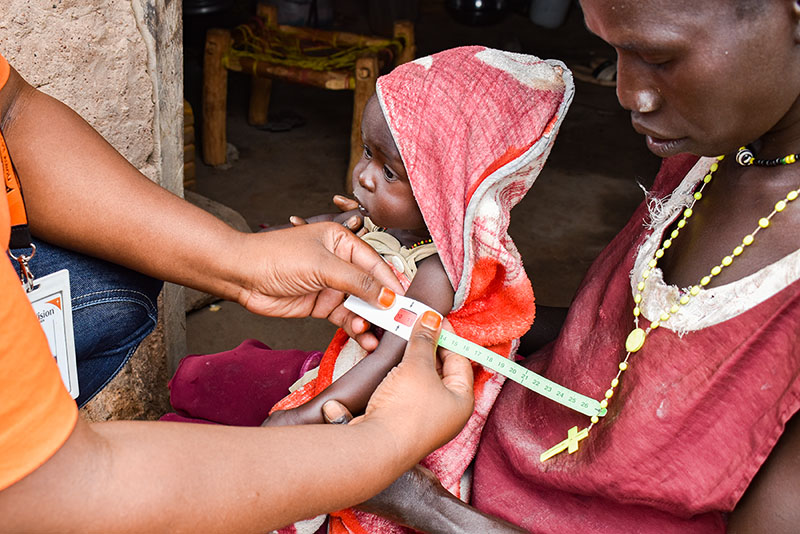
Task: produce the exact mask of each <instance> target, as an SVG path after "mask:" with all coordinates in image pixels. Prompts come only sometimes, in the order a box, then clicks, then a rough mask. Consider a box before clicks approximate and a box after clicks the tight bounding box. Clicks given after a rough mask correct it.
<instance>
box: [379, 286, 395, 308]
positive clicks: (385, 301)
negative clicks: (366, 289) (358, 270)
mask: <svg viewBox="0 0 800 534" xmlns="http://www.w3.org/2000/svg"><path fill="white" fill-rule="evenodd" d="M394 298H395V295H394V291H392V290H391V289H389V288H388V287H384V288H381V294H380V296H379V297H378V304H380V305H381V306H383V307H384V308H391V307H392V304H394Z"/></svg>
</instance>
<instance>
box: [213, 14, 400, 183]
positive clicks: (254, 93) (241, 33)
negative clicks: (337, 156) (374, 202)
mask: <svg viewBox="0 0 800 534" xmlns="http://www.w3.org/2000/svg"><path fill="white" fill-rule="evenodd" d="M257 14H258V24H257V25H244V26H240V27H238V28H237V29H236V31H235V34H232V32H231V31H230V30H225V29H211V30H209V31H208V33H207V35H206V47H205V59H204V63H203V161H205V163H206V164H208V165H221V164H223V163H225V159H226V148H227V139H226V132H225V128H226V104H227V86H228V71H229V70H231V71H235V72H245V73H248V74H251V75H252V81H251V92H250V108H249V113H248V121H249V122H250V124H252V125H256V126H257V125H263V124H266V122H267V109H268V108H269V96H270V89H271V86H272V80H273V79H278V80H284V81H289V82H294V83H302V84H306V85H312V86H316V87H321V88H323V89H332V90H352V91H354V96H353V121H352V129H351V132H350V164H349V166H348V169H347V177H346V184H347V191H348V192H349V191H352V183H351V180H352V173H353V167H355V164H356V162H358V160H359V158H360V157H361V116H362V114H363V112H364V105H365V104H366V103H367V100H369V97H370V96H372V95H373V93H374V92H375V80H377V78H378V74H379V71H380V69H381V67H382V66H384V65H382V64H381V63H382V62H383V63H387V62H388V60H387V59H386V58H389V60H391V63H392V64H393V65H392V66H396V65H399V64H401V63H405V62H406V61H410V60H412V59H414V48H415V47H414V26H413V24H411V23H410V22H407V21H398V22H396V23H395V25H394V39H393V40H388V39H386V38H382V37H372V36H365V35H358V34H354V33H346V32H333V31H325V30H318V29H312V28H302V27H296V26H286V25H278V23H277V20H278V16H277V9H276V8H275V7H273V6H266V5H263V4H259V6H258V12H257ZM256 32H259V33H261V34H263V35H264V37H263V38H259V37H258V36H257V35H256ZM234 35H235V37H234ZM248 39H251V40H256V39H258V44H259V45H261V49H260V50H257V51H255V52H254V51H253V47H248V46H247V40H248ZM276 40H282V42H283V43H286V42H290V43H294V47H295V49H296V50H294V51H295V52H297V54H295V55H294V56H290V55H289V54H287V53H286V49H281V50H278V52H279V53H275V52H276V50H277V48H275V49H273V48H270V47H271V46H273V45H274V43H275V42H276ZM303 44H306V45H309V44H310V45H311V46H306V47H305V48H303V46H302V45H303ZM264 45H266V46H264ZM275 46H276V47H277V45H275ZM311 48H313V52H315V54H310V55H305V54H304V52H307V51H309V50H310V49H311ZM320 50H322V53H321V54H320ZM325 51H327V52H329V53H328V54H326V53H325ZM343 56H344V57H343ZM326 65H327V67H326Z"/></svg>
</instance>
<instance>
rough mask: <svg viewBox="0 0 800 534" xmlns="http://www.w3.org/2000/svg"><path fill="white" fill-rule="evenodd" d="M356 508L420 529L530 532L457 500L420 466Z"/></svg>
mask: <svg viewBox="0 0 800 534" xmlns="http://www.w3.org/2000/svg"><path fill="white" fill-rule="evenodd" d="M356 508H358V509H359V510H362V511H364V512H369V513H371V514H375V515H379V516H381V517H385V518H387V519H389V520H391V521H394V522H395V523H399V524H401V525H404V526H406V527H409V528H412V529H414V530H419V531H420V532H428V533H437V532H441V533H443V534H445V533H447V534H452V533H464V534H468V533H472V532H485V533H487V534H489V533H496V534H512V533H513V534H518V533H520V532H527V530H525V529H523V528H520V527H518V526H516V525H514V524H512V523H509V522H508V521H505V520H503V519H500V518H498V517H493V516H490V515H487V514H484V513H483V512H480V511H478V510H477V509H475V508H473V507H472V506H470V505H468V504H466V503H464V502H462V501H461V500H459V499H457V498H456V497H455V496H454V495H453V494H451V493H450V492H448V491H447V490H446V489H445V488H444V487H443V486H442V485H441V484H440V483H439V479H437V478H436V475H434V474H433V472H431V471H430V470H429V469H426V468H424V467H422V466H420V465H417V466H414V467H413V468H412V469H410V470H408V471H406V472H405V473H404V474H403V475H402V476H401V477H400V478H398V479H397V480H395V481H394V482H393V483H392V485H391V486H389V487H388V488H386V489H385V490H383V491H382V492H381V493H379V494H378V495H376V496H375V497H373V498H371V499H370V500H368V501H366V502H364V503H362V504H360V505H358V506H357V507H356Z"/></svg>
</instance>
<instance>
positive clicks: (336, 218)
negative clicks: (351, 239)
mask: <svg viewBox="0 0 800 534" xmlns="http://www.w3.org/2000/svg"><path fill="white" fill-rule="evenodd" d="M289 222H290V223H292V226H303V225H304V224H313V223H318V222H335V223H338V224H341V225H342V226H344V227H345V228H347V229H348V230H350V231H351V232H357V231H358V230H359V229H360V228H361V225H362V224H363V222H364V221H363V220H362V218H361V213H360V212H359V211H358V210H351V211H346V212H344V213H325V214H322V215H314V216H313V217H308V218H303V217H298V216H297V215H292V216H291V217H289Z"/></svg>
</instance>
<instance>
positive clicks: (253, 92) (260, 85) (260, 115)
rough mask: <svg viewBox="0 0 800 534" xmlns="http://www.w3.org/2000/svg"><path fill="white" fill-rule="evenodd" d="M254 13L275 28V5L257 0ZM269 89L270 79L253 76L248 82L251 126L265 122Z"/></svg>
mask: <svg viewBox="0 0 800 534" xmlns="http://www.w3.org/2000/svg"><path fill="white" fill-rule="evenodd" d="M256 15H257V16H259V17H261V18H262V19H264V24H265V25H266V26H267V27H271V28H277V26H278V9H277V8H276V7H275V6H269V5H267V4H265V3H263V2H259V3H258V5H257V6H256ZM271 91H272V80H271V79H269V78H259V77H258V76H253V79H252V81H251V82H250V108H249V111H248V114H247V121H248V122H249V123H250V124H252V125H253V126H262V125H264V124H266V123H267V115H268V113H269V97H270V92H271Z"/></svg>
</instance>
